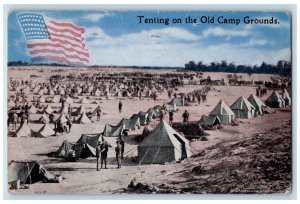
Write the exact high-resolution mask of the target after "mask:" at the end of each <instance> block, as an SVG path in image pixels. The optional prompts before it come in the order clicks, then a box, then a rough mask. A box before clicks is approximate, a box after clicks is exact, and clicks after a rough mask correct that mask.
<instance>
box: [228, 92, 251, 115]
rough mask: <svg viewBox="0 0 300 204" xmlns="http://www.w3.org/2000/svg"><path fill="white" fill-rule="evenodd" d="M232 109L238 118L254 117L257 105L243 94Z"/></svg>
mask: <svg viewBox="0 0 300 204" xmlns="http://www.w3.org/2000/svg"><path fill="white" fill-rule="evenodd" d="M230 109H231V110H232V111H233V112H234V113H235V116H236V117H237V118H252V117H253V116H254V114H255V107H254V106H253V105H252V104H251V103H250V102H249V101H248V100H247V99H246V98H245V97H243V96H241V97H239V98H238V99H237V100H236V101H235V102H234V103H233V104H232V105H231V106H230Z"/></svg>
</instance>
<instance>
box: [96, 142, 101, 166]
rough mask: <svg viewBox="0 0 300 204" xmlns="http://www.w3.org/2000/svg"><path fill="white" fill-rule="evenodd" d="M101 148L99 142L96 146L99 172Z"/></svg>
mask: <svg viewBox="0 0 300 204" xmlns="http://www.w3.org/2000/svg"><path fill="white" fill-rule="evenodd" d="M100 146H101V142H100V141H99V142H98V143H97V146H96V159H97V171H99V158H100V151H101V150H100Z"/></svg>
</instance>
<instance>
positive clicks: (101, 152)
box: [96, 137, 125, 171]
mask: <svg viewBox="0 0 300 204" xmlns="http://www.w3.org/2000/svg"><path fill="white" fill-rule="evenodd" d="M116 143H117V146H116V147H115V153H116V160H117V164H118V167H117V168H118V169H119V168H121V160H122V159H123V155H124V150H125V142H124V140H123V139H122V137H119V138H118V139H117V141H116ZM110 147H111V145H110V144H108V143H107V142H106V141H105V140H104V139H103V138H102V140H100V141H99V142H98V144H97V147H96V159H97V171H99V159H100V164H101V166H100V168H101V169H102V168H103V165H104V169H107V154H108V150H109V148H110Z"/></svg>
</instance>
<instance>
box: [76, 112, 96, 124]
mask: <svg viewBox="0 0 300 204" xmlns="http://www.w3.org/2000/svg"><path fill="white" fill-rule="evenodd" d="M76 122H77V123H78V124H88V123H91V122H92V121H91V120H90V119H89V118H88V117H87V116H86V114H85V113H83V114H81V116H80V117H79V118H78V119H77V121H76Z"/></svg>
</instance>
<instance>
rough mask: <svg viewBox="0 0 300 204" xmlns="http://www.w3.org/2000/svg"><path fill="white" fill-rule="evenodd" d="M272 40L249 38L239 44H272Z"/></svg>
mask: <svg viewBox="0 0 300 204" xmlns="http://www.w3.org/2000/svg"><path fill="white" fill-rule="evenodd" d="M272 44H273V43H272V42H269V41H268V40H264V39H260V40H258V39H253V38H252V39H250V40H249V41H248V42H246V43H243V44H241V46H263V45H272Z"/></svg>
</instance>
